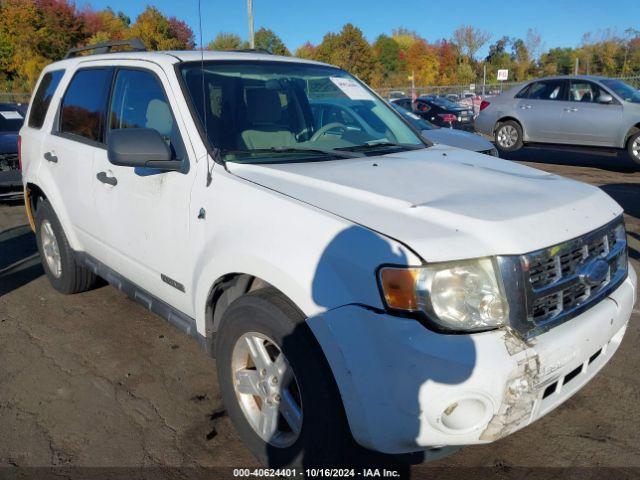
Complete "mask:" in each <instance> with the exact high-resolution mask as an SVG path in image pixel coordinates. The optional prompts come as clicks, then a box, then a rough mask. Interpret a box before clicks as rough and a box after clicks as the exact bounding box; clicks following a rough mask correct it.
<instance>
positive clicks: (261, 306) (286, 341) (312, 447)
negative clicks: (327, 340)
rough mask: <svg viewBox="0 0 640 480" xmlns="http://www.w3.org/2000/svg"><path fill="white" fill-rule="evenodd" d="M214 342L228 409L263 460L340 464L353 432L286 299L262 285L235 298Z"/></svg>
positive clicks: (317, 351) (318, 354)
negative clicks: (258, 288) (350, 430)
mask: <svg viewBox="0 0 640 480" xmlns="http://www.w3.org/2000/svg"><path fill="white" fill-rule="evenodd" d="M216 344H217V345H216V362H217V371H218V381H219V383H220V388H221V391H222V397H223V400H224V403H225V406H226V408H227V412H228V414H229V417H230V419H231V421H232V422H233V424H234V426H235V427H236V430H237V431H238V433H239V435H240V437H241V438H242V440H243V441H244V442H245V444H246V445H247V446H248V448H249V450H251V452H252V453H253V454H254V455H255V456H256V457H257V458H258V459H259V460H260V461H261V462H262V463H263V464H264V465H267V466H269V467H282V466H286V465H291V466H303V465H304V466H323V465H325V466H328V465H338V464H340V463H341V462H342V460H343V459H342V458H340V457H341V456H342V454H343V451H344V449H345V447H346V446H347V445H348V444H349V443H350V439H351V434H350V432H349V429H348V426H347V423H346V416H345V414H344V410H343V407H342V403H341V399H340V395H339V393H338V390H337V386H336V384H335V381H334V379H333V375H332V373H331V370H330V368H329V365H328V363H327V361H326V359H325V357H324V354H323V352H322V350H321V348H320V346H319V345H318V343H317V341H316V339H315V337H314V336H313V333H312V332H311V331H310V329H309V327H308V326H307V324H306V323H305V318H304V316H303V315H302V314H301V313H300V312H299V310H298V309H297V308H296V307H295V306H294V305H293V304H292V303H291V302H290V301H289V300H288V299H287V298H286V297H284V296H283V295H282V294H281V293H280V292H278V291H277V290H275V289H273V288H265V289H261V290H258V291H255V292H252V293H249V294H247V295H244V296H243V297H240V298H239V299H237V300H235V301H234V302H233V303H232V304H231V305H230V306H229V308H228V309H227V310H226V311H225V313H224V315H223V317H222V322H221V326H220V330H219V331H218V335H217V339H216Z"/></svg>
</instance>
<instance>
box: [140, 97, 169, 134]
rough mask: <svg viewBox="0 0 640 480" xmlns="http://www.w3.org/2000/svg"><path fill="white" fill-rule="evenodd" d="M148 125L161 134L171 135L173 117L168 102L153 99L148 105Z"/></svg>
mask: <svg viewBox="0 0 640 480" xmlns="http://www.w3.org/2000/svg"><path fill="white" fill-rule="evenodd" d="M146 120H147V123H146V127H147V128H153V129H155V130H157V131H158V133H160V135H165V136H169V135H171V132H172V130H173V117H172V116H171V109H170V108H169V105H167V102H163V101H162V100H157V99H156V100H151V101H150V102H149V105H148V106H147V115H146Z"/></svg>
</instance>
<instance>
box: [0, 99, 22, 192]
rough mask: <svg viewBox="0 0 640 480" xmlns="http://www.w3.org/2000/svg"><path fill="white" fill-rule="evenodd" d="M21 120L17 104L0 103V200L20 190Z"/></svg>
mask: <svg viewBox="0 0 640 480" xmlns="http://www.w3.org/2000/svg"><path fill="white" fill-rule="evenodd" d="M23 122H24V116H23V114H22V112H21V110H20V108H19V106H17V105H14V104H11V103H0V200H6V199H11V198H14V197H16V196H19V195H20V192H21V191H22V178H21V175H20V162H19V160H18V132H19V131H20V128H21V127H22V123H23Z"/></svg>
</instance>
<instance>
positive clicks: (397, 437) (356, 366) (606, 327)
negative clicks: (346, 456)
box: [308, 267, 637, 453]
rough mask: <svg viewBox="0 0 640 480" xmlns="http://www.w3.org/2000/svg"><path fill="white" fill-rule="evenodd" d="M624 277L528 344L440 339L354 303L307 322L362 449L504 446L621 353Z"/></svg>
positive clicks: (510, 338)
mask: <svg viewBox="0 0 640 480" xmlns="http://www.w3.org/2000/svg"><path fill="white" fill-rule="evenodd" d="M636 288H637V277H636V274H635V272H634V270H633V268H631V267H630V268H629V276H628V278H627V279H626V280H625V281H624V283H622V285H620V286H619V287H618V288H617V289H616V290H615V291H614V292H612V293H611V295H609V296H608V297H607V298H606V299H604V300H602V301H601V302H599V303H598V304H596V305H594V306H593V307H592V308H591V309H589V310H588V311H586V312H584V313H582V314H581V315H579V316H577V317H575V318H574V319H572V320H570V321H568V322H566V323H564V324H562V325H559V326H557V327H556V328H554V329H552V330H550V331H548V332H546V333H544V334H542V335H539V336H537V337H535V338H532V339H530V340H528V341H527V342H526V343H525V342H524V341H522V340H521V339H520V338H519V337H517V336H516V335H515V334H513V333H511V332H510V331H508V330H506V329H501V330H495V331H491V332H484V333H477V334H471V335H466V334H463V335H442V334H438V333H435V332H432V331H430V330H427V329H426V328H424V327H423V326H422V325H420V324H419V323H418V322H415V321H413V320H410V319H403V318H398V317H393V316H390V315H386V314H380V313H378V312H375V311H372V310H369V309H366V308H363V307H360V306H356V305H349V306H344V307H341V308H337V309H335V310H331V311H329V312H326V313H324V314H322V315H319V316H316V317H312V318H310V319H308V324H309V326H310V327H311V329H312V331H313V332H314V334H315V335H316V337H317V339H318V341H319V343H320V345H321V346H322V348H323V350H324V352H325V355H326V357H327V359H328V361H329V364H330V366H331V368H332V371H333V373H334V376H335V378H336V382H337V384H338V387H339V389H340V394H341V396H342V400H343V403H344V407H345V411H346V413H347V417H348V420H349V425H350V427H351V431H352V434H353V436H354V438H355V439H356V441H357V442H358V443H360V444H361V445H363V446H365V447H367V448H370V449H373V450H378V451H381V452H385V453H405V452H412V451H416V450H420V449H428V448H430V447H438V446H443V445H471V444H478V443H487V442H491V441H494V440H497V439H499V438H502V437H504V436H506V435H508V434H510V433H513V432H514V431H516V430H518V429H520V428H522V427H524V426H526V425H528V424H530V423H531V422H533V421H535V420H536V419H538V418H540V417H541V416H543V415H545V414H546V413H548V412H549V411H551V410H552V409H554V408H555V407H557V406H558V405H560V404H561V403H562V402H564V401H565V400H566V399H567V398H569V397H570V396H571V395H573V394H574V393H575V392H577V391H578V390H579V389H580V388H581V387H582V386H583V385H585V384H586V383H587V382H588V381H589V380H590V379H591V378H593V376H594V375H595V374H596V373H597V372H598V371H599V370H600V369H601V368H602V367H603V366H604V365H605V364H606V363H607V362H608V361H609V359H610V358H611V357H612V356H613V354H614V352H615V351H616V349H617V348H618V346H619V345H620V342H621V340H622V337H623V335H624V332H625V330H626V326H627V322H628V320H629V318H630V316H631V312H632V309H633V305H634V303H635V299H636Z"/></svg>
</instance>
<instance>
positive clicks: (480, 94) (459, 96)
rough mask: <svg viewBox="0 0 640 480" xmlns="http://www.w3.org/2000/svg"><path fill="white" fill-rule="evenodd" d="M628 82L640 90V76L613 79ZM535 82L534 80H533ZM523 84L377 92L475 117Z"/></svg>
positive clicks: (448, 86)
mask: <svg viewBox="0 0 640 480" xmlns="http://www.w3.org/2000/svg"><path fill="white" fill-rule="evenodd" d="M613 78H617V79H618V80H622V81H624V82H627V83H628V84H629V85H631V86H633V87H634V88H638V89H640V76H634V77H613ZM532 80H533V79H532ZM529 81H530V80H527V81H523V82H496V83H486V84H483V83H475V84H473V83H471V84H469V83H467V84H464V85H429V86H416V87H411V86H404V87H395V88H378V89H376V91H377V92H378V94H380V95H381V96H382V97H384V98H389V99H391V98H399V97H410V96H411V95H412V94H413V93H414V92H415V95H416V96H417V97H419V96H421V95H435V96H439V97H445V98H448V99H449V100H451V101H453V102H456V103H459V104H460V105H463V106H466V107H468V108H471V109H473V111H474V115H477V114H478V113H480V104H481V103H482V100H483V99H484V98H489V97H492V96H495V95H499V94H500V93H502V92H505V91H507V90H509V89H511V88H513V87H516V86H520V85H524V84H525V83H527V82H529Z"/></svg>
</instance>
